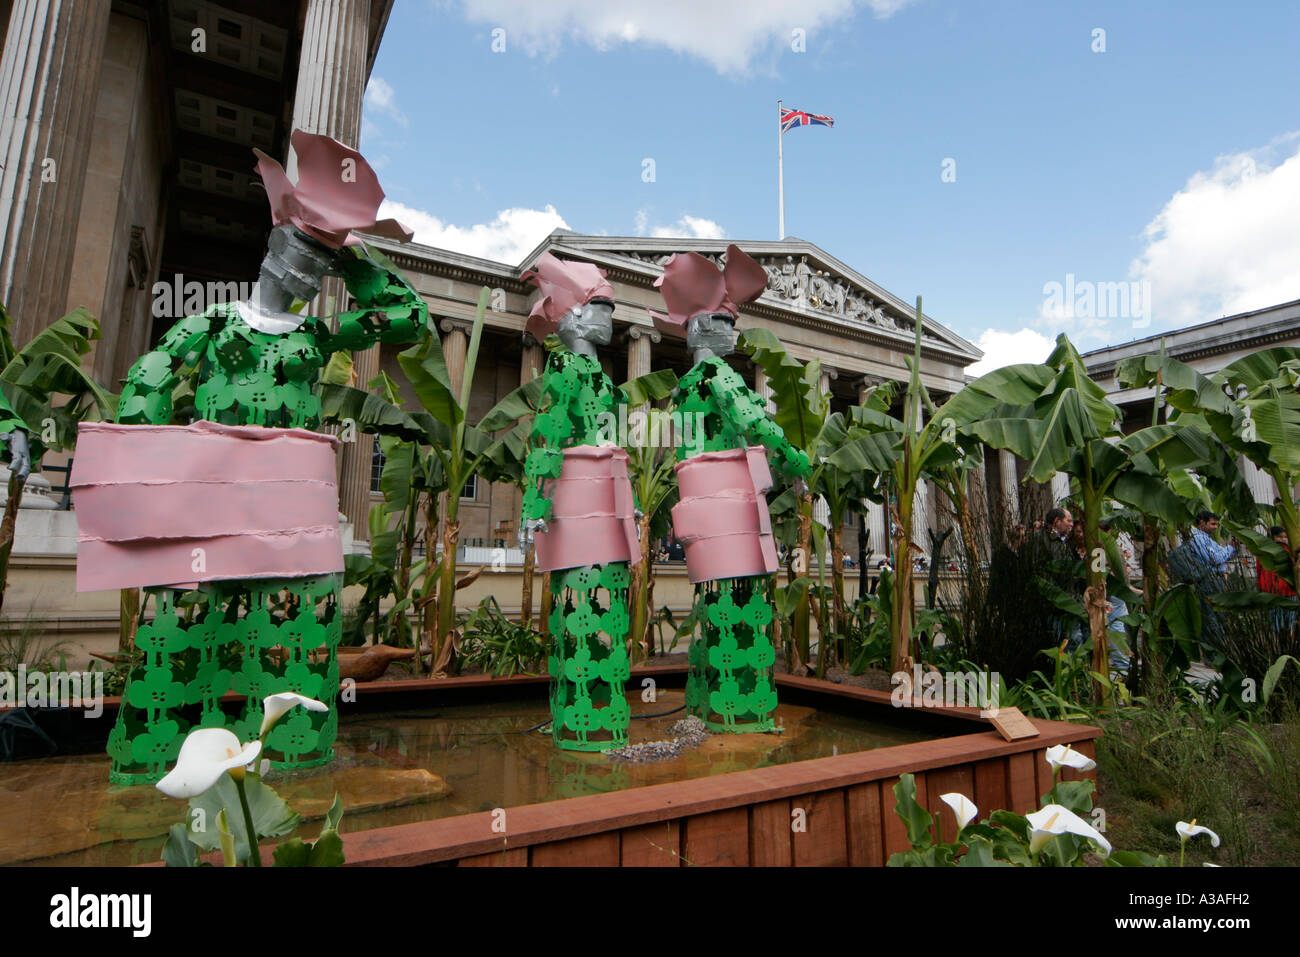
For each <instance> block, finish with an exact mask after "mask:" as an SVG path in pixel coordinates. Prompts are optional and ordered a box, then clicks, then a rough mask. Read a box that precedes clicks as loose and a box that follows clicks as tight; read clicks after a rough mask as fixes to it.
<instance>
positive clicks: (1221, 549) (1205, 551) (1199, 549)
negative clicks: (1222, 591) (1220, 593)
mask: <svg viewBox="0 0 1300 957" xmlns="http://www.w3.org/2000/svg"><path fill="white" fill-rule="evenodd" d="M1218 531H1219V516H1218V515H1217V514H1215V513H1214V512H1211V511H1210V510H1209V509H1208V508H1205V509H1201V511H1199V512H1197V513H1196V527H1195V528H1193V529H1192V534H1191V542H1192V552H1193V553H1194V554H1195V555H1196V556H1197V557H1198V558H1199V559H1200V561H1201V564H1202V565H1205V566H1206V567H1207V568H1212V569H1213V570H1214V571H1216V572H1218V573H1219V574H1220V575H1226V574H1227V573H1228V562H1229V561H1231V560H1232V558H1233V556H1235V555H1236V554H1237V540H1236V539H1233V540H1232V543H1231V544H1229V545H1220V544H1219V543H1218V541H1216V540H1215V537H1214V536H1215V535H1216V534H1217V533H1218Z"/></svg>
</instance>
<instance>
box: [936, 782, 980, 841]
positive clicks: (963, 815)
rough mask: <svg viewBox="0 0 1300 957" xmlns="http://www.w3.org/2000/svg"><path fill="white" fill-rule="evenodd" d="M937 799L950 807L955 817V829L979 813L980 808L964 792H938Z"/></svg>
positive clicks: (960, 827) (958, 828)
mask: <svg viewBox="0 0 1300 957" xmlns="http://www.w3.org/2000/svg"><path fill="white" fill-rule="evenodd" d="M939 800H940V801H942V802H943V803H944V804H946V805H948V806H949V807H950V808H952V813H953V814H954V815H956V817H957V830H958V831H960V830H961V829H962V828H964V827H965V826H966V825H967V824H969V823H970V822H971V821H973V820H975V816H976V815H977V814H979V812H980V809H979V808H977V807H976V806H975V802H974V801H972V800H971V799H970V798H968V797H967V796H966V795H964V794H959V793H958V792H956V791H952V792H950V793H948V794H940V795H939Z"/></svg>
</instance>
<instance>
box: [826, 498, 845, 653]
mask: <svg viewBox="0 0 1300 957" xmlns="http://www.w3.org/2000/svg"><path fill="white" fill-rule="evenodd" d="M830 538H831V603H832V604H831V607H832V609H833V610H832V620H833V621H834V623H835V634H836V635H840V636H842V635H843V634H844V633H845V632H846V631H847V630H848V624H847V622H846V618H847V612H846V610H845V601H844V526H843V525H842V524H837V525H835V527H834V528H832V529H831V535H830Z"/></svg>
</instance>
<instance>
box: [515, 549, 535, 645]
mask: <svg viewBox="0 0 1300 957" xmlns="http://www.w3.org/2000/svg"><path fill="white" fill-rule="evenodd" d="M536 560H537V558H536V556H535V555H534V554H533V550H532V549H531V548H529V549H527V550H525V551H524V571H523V578H524V587H523V594H522V595H521V596H520V598H519V623H520V624H521V625H523V626H524V627H525V628H531V627H532V624H533V567H534V563H535V562H536Z"/></svg>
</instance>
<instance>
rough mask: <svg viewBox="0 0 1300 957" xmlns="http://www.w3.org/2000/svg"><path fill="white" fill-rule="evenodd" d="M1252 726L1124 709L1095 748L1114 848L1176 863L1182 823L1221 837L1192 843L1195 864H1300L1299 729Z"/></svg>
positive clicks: (1194, 713) (1172, 710)
mask: <svg viewBox="0 0 1300 957" xmlns="http://www.w3.org/2000/svg"><path fill="white" fill-rule="evenodd" d="M1296 717H1297V716H1296V715H1295V714H1292V715H1291V716H1290V720H1289V721H1285V722H1282V723H1280V724H1277V725H1264V726H1261V727H1259V728H1250V727H1249V726H1247V725H1245V724H1242V723H1239V722H1231V723H1226V724H1225V723H1223V722H1221V721H1217V720H1215V719H1214V718H1213V717H1212V716H1210V715H1207V714H1205V713H1204V712H1201V711H1199V710H1194V709H1188V708H1186V707H1180V706H1179V705H1178V704H1177V703H1176V702H1173V701H1165V702H1160V703H1158V704H1157V703H1149V704H1148V705H1147V706H1145V707H1139V708H1133V709H1126V710H1125V712H1124V713H1123V714H1122V715H1121V716H1118V717H1115V718H1112V719H1111V720H1110V721H1109V722H1108V723H1107V725H1106V729H1105V730H1106V734H1105V737H1104V738H1102V740H1101V741H1099V742H1098V747H1097V777H1098V793H1099V799H1098V802H1097V803H1098V806H1100V807H1104V808H1105V809H1106V823H1107V827H1108V835H1107V836H1108V837H1109V838H1110V839H1111V841H1112V842H1113V843H1114V844H1115V846H1116V847H1122V848H1135V849H1141V850H1143V851H1147V852H1149V853H1153V854H1167V855H1169V857H1170V860H1171V861H1177V859H1178V852H1179V843H1180V842H1179V838H1178V836H1177V833H1176V832H1175V830H1174V825H1175V824H1177V823H1178V822H1179V821H1192V820H1195V821H1196V822H1197V823H1198V824H1202V825H1205V826H1206V827H1209V828H1211V829H1212V830H1214V831H1215V832H1217V833H1218V835H1219V836H1220V837H1221V838H1222V839H1223V844H1222V846H1220V847H1219V848H1217V849H1216V848H1213V847H1212V846H1211V844H1210V841H1209V839H1208V838H1206V837H1203V836H1201V837H1196V838H1193V839H1192V840H1190V841H1189V842H1188V844H1187V864H1188V865H1189V866H1199V865H1201V864H1202V863H1203V862H1207V861H1208V862H1210V863H1214V864H1220V865H1230V866H1248V865H1249V866H1280V865H1281V866H1285V865H1294V864H1296V863H1297V861H1300V721H1297V720H1296Z"/></svg>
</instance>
